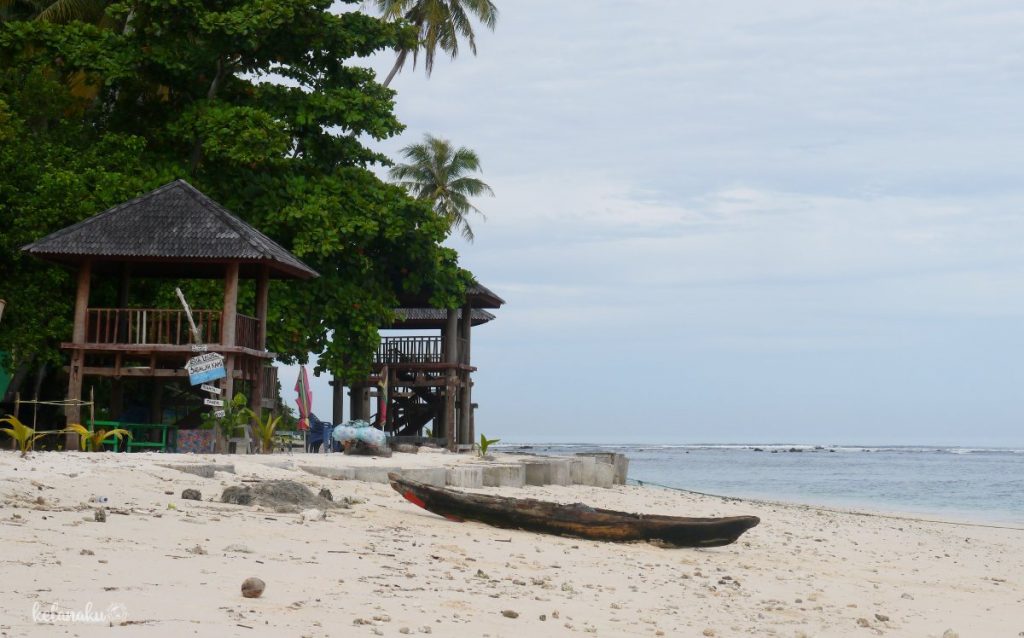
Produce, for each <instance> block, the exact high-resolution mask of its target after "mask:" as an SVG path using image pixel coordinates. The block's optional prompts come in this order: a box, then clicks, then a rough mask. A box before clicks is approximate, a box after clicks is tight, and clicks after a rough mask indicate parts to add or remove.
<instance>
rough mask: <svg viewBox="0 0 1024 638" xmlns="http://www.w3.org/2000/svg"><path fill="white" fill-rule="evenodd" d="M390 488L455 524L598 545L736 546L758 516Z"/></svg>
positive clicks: (398, 481)
mask: <svg viewBox="0 0 1024 638" xmlns="http://www.w3.org/2000/svg"><path fill="white" fill-rule="evenodd" d="M388 480H389V481H390V482H391V487H393V488H394V489H395V491H396V492H398V493H399V494H401V495H402V496H403V497H405V499H406V500H408V501H410V502H411V503H413V504H415V505H418V506H420V507H422V508H423V509H425V510H427V511H430V512H433V513H435V514H439V515H441V516H444V517H445V518H447V519H449V520H454V521H463V520H470V521H477V522H480V523H486V524H488V525H493V526H495V527H503V528H509V529H523V530H527V531H531V532H541V533H544V534H557V535H561V536H576V537H579V538H587V539H591V540H600V541H615V542H628V541H660V542H662V543H666V544H668V545H674V546H676V547H718V546H721V545H728V544H730V543H734V542H736V539H738V538H739V537H740V535H742V534H743V532H745V531H747V530H748V529H750V528H751V527H754V526H756V525H757V524H758V523H760V522H761V520H760V519H759V518H757V517H756V516H733V517H729V518H683V517H677V516H657V515H647V514H630V513H627V512H616V511H614V510H604V509H596V508H593V507H589V506H587V505H584V504H582V503H574V504H572V505H561V504H558V503H549V502H546V501H537V500H534V499H518V498H508V497H503V496H491V495H487V494H467V493H465V492H458V491H455V490H449V489H444V488H438V487H433V486H430V485H425V484H423V483H420V482H418V481H412V480H409V479H406V478H402V476H401V475H399V474H396V473H394V472H392V473H390V474H388Z"/></svg>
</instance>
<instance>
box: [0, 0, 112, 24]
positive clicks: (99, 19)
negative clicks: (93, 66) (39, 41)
mask: <svg viewBox="0 0 1024 638" xmlns="http://www.w3.org/2000/svg"><path fill="white" fill-rule="evenodd" d="M110 4H111V2H110V0H0V22H2V21H4V20H39V21H40V22H59V23H66V22H72V21H76V20H78V21H82V22H88V23H90V24H97V25H99V24H104V23H106V22H109V19H108V18H107V17H106V15H105V12H106V9H107V7H108V6H109V5H110Z"/></svg>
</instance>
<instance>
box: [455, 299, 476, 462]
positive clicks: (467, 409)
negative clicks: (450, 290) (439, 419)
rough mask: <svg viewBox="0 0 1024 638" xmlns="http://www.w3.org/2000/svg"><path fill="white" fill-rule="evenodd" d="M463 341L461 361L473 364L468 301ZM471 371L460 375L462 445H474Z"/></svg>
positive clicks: (465, 308)
mask: <svg viewBox="0 0 1024 638" xmlns="http://www.w3.org/2000/svg"><path fill="white" fill-rule="evenodd" d="M461 327H462V330H461V332H462V343H461V344H460V346H461V352H460V353H459V355H460V356H459V362H460V363H462V364H463V365H465V366H470V365H472V363H471V360H470V356H471V346H470V335H471V334H472V330H473V307H472V306H471V305H470V304H469V302H466V303H465V304H464V305H463V306H462V326H461ZM470 374H471V373H470V371H469V370H463V371H462V372H461V374H460V375H459V376H460V377H461V385H462V387H461V388H460V390H459V440H458V443H459V444H460V445H472V444H473V440H474V438H473V436H474V435H473V427H472V423H473V407H472V405H473V402H472V395H471V392H470V387H471V386H472V379H471V378H470Z"/></svg>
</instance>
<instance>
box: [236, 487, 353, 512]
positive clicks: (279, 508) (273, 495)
mask: <svg viewBox="0 0 1024 638" xmlns="http://www.w3.org/2000/svg"><path fill="white" fill-rule="evenodd" d="M220 500H221V502H222V503H233V504H235V505H260V506H262V507H269V508H271V509H273V510H274V511H276V512H281V513H298V512H301V511H302V510H308V509H319V510H327V509H330V508H347V507H348V506H349V504H348V502H346V501H339V502H335V501H329V500H327V499H326V498H324V497H323V496H319V495H317V494H314V493H313V492H312V490H310V489H309V488H308V487H306V486H305V485H303V484H302V483H298V482H296V481H264V482H262V483H257V484H256V485H255V486H249V485H232V486H231V487H228V488H225V490H224V492H223V493H222V494H221V497H220Z"/></svg>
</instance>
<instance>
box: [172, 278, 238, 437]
mask: <svg viewBox="0 0 1024 638" xmlns="http://www.w3.org/2000/svg"><path fill="white" fill-rule="evenodd" d="M174 291H175V292H176V293H178V299H180V300H181V305H182V307H184V308H185V316H186V317H187V318H188V325H189V328H190V329H191V330H192V339H193V343H192V352H194V353H195V356H193V357H192V358H191V359H189V360H188V361H187V362H186V363H185V370H187V371H188V381H189V383H190V384H191V385H194V386H195V385H198V386H199V387H200V389H201V390H203V391H204V392H208V393H210V394H211V395H213V396H220V394H221V392H222V390H221V389H220V388H218V387H217V386H215V385H210V384H208V383H207V381H216V380H217V379H223V378H225V377H227V371H226V370H225V369H224V355H222V354H220V353H217V352H209V348H208V346H207V345H206V344H205V343H200V341H202V339H201V338H200V333H199V329H198V328H197V327H196V324H195V321H194V320H193V319H192V309H191V308H189V307H188V302H187V301H185V295H184V294H182V292H181V289H180V288H175V289H174ZM203 405H208V406H210V407H212V408H214V410H213V416H214V417H216V418H218V419H221V418H223V417H224V401H223V400H222V399H203Z"/></svg>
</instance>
